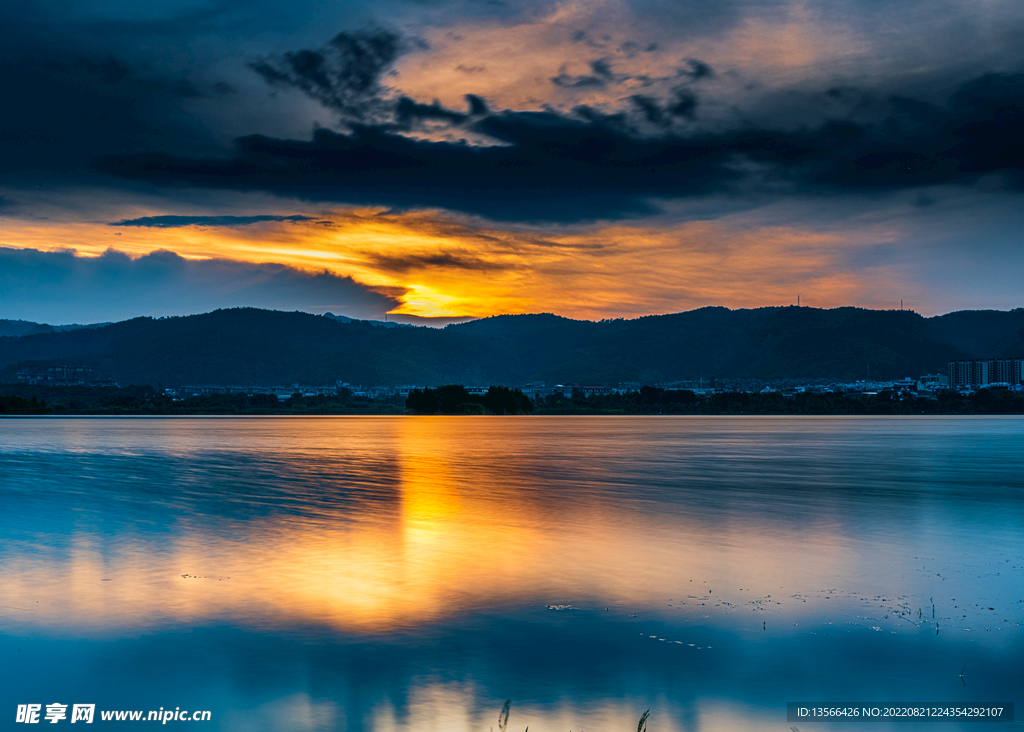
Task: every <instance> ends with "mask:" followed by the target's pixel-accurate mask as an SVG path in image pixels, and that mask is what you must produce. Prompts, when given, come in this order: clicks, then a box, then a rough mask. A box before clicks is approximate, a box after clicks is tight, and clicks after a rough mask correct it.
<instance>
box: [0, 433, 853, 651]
mask: <svg viewBox="0 0 1024 732" xmlns="http://www.w3.org/2000/svg"><path fill="white" fill-rule="evenodd" d="M538 424H539V423H538ZM207 426H208V425H207ZM312 426H313V425H312V424H311V423H306V425H305V427H304V428H303V429H305V430H306V432H305V433H304V434H303V435H302V437H303V438H308V440H307V441H305V442H304V449H305V451H306V452H305V456H306V458H307V459H308V460H313V459H314V458H316V459H317V460H321V461H324V460H329V459H330V457H331V454H332V453H331V450H337V449H339V448H338V445H340V444H343V443H344V441H343V439H342V437H343V434H342V433H344V435H351V434H352V432H353V429H352V427H353V425H352V423H351V421H349V422H347V423H345V422H336V423H331V422H329V421H328V422H320V423H317V424H316V428H315V429H310V428H311V427H312ZM172 427H173V425H172ZM179 427H180V425H179ZM166 428H167V427H166V423H165V426H164V429H166ZM282 428H283V426H282V425H281V424H278V425H276V427H274V430H273V431H274V432H275V433H277V432H279V431H280V430H281V429H282ZM288 429H291V430H294V429H296V427H295V426H294V424H292V425H288ZM332 429H333V430H335V431H336V432H337V433H336V434H330V431H331V430H332ZM505 429H507V426H506V428H500V429H499V423H498V422H496V421H491V422H489V423H488V422H487V421H484V420H471V419H470V420H447V421H445V420H415V419H405V420H396V421H393V422H389V423H387V425H386V429H384V430H382V431H381V432H379V433H376V434H375V435H374V436H371V437H372V439H371V438H367V437H366V435H365V434H364V435H363V437H362V438H359V439H363V440H368V442H367V444H365V445H362V446H361V447H360V448H359V450H361V451H363V452H367V451H369V452H373V453H375V454H376V453H379V452H386V453H388V454H389V455H390V457H392V458H394V461H395V463H396V464H397V466H398V469H397V472H396V475H397V476H398V477H397V480H398V483H399V485H398V491H397V493H396V494H394V495H392V497H391V498H390V499H388V500H387V501H384V502H383V503H382V502H381V501H377V502H376V503H374V504H373V505H370V504H360V503H354V504H348V505H323V506H319V507H316V509H317V510H315V511H311V512H308V513H307V514H299V515H294V514H290V515H280V514H272V515H269V516H266V515H265V516H258V517H253V518H220V517H218V519H217V520H216V521H215V522H212V523H211V521H209V520H208V519H209V517H206V519H205V520H204V519H203V518H202V517H186V518H179V519H177V520H175V521H174V522H172V523H171V524H170V525H168V526H166V527H164V529H163V530H161V531H159V532H153V531H152V530H151V527H148V528H147V527H143V526H133V525H131V524H127V525H125V526H124V527H123V529H122V530H121V531H119V532H118V533H117V534H116V535H114V536H109V535H107V536H104V535H101V534H100V533H99V532H98V531H96V530H95V529H94V527H93V526H91V525H90V524H89V523H88V521H86V520H85V519H83V521H82V522H80V523H79V524H77V525H76V527H75V529H74V531H73V534H72V536H71V538H70V542H69V543H68V544H67V545H65V546H60V547H55V546H53V545H52V544H50V545H48V544H47V543H46V542H45V541H42V540H41V541H40V542H39V543H35V542H33V541H30V540H25V539H22V540H20V541H6V542H2V543H0V558H2V560H3V564H2V567H3V568H2V578H3V589H4V597H3V600H2V602H0V605H2V606H3V607H2V608H0V623H3V625H5V626H23V627H37V628H45V629H46V630H47V632H49V633H51V634H53V633H58V634H59V633H62V632H66V633H69V634H81V633H83V632H85V633H98V634H110V633H124V632H125V631H127V630H129V629H132V628H134V629H138V630H143V629H146V628H151V627H158V626H162V625H167V624H173V623H183V624H188V625H193V626H197V625H203V624H211V623H218V622H231V623H235V624H239V625H243V626H251V627H262V628H274V627H280V628H286V627H294V626H296V625H311V626H321V627H322V626H327V627H331V628H334V629H337V630H340V631H345V632H352V633H360V634H373V633H381V632H388V631H394V630H396V629H402V628H415V627H419V626H424V625H427V624H430V623H433V622H438V621H443V620H451V619H453V618H457V617H459V616H461V615H468V614H471V613H474V612H480V611H497V612H501V611H506V610H508V609H510V608H517V607H518V608H521V607H523V606H529V605H534V606H542V605H546V604H570V603H572V604H574V605H577V606H586V605H587V603H588V602H591V603H598V602H599V603H601V604H602V605H605V604H607V605H612V604H616V603H620V605H619V606H618V607H620V608H621V609H622V611H626V610H627V609H628V611H629V612H636V611H638V610H644V609H648V608H663V607H664V606H665V601H666V599H667V598H682V597H684V596H685V594H686V593H687V592H696V590H695V589H691V588H696V587H697V586H698V585H699V587H700V590H699V592H700V593H704V592H705V591H706V590H705V589H704V588H705V587H708V585H706V584H704V583H705V582H706V581H707V580H712V579H713V583H714V584H715V585H718V586H716V587H714V588H712V589H714V590H715V591H716V592H721V591H722V585H724V586H725V587H727V588H728V589H729V590H730V591H732V592H734V593H735V592H738V591H739V588H746V590H745V591H747V592H749V593H756V592H762V593H763V592H768V593H770V592H772V591H773V589H774V587H775V586H783V585H788V586H790V587H793V586H800V587H805V588H806V587H813V588H815V589H817V588H818V587H819V586H821V587H824V586H828V583H829V582H830V581H833V580H834V578H835V577H836V576H837V575H839V574H849V573H850V572H851V571H854V570H855V569H856V565H857V563H858V562H859V561H860V560H859V559H858V558H857V555H856V552H855V551H853V549H852V547H851V542H850V540H849V539H848V538H846V537H844V536H843V534H842V533H841V532H836V531H834V529H833V527H831V526H830V525H828V524H827V523H820V524H817V525H809V526H805V527H802V528H801V529H800V531H799V532H797V531H780V530H779V527H778V526H777V525H775V524H773V523H772V522H770V521H762V520H761V519H760V518H759V517H758V516H757V515H756V514H753V513H750V512H747V513H744V512H737V513H736V514H734V515H732V516H731V518H730V519H729V520H728V521H725V522H719V523H717V524H716V525H715V526H714V528H713V531H709V527H708V524H707V522H706V520H705V517H703V516H702V515H701V513H700V512H699V511H690V512H687V511H684V512H678V511H666V510H662V509H660V508H659V509H657V510H652V508H651V506H649V505H648V506H645V505H644V504H643V503H642V502H636V503H624V502H621V501H610V500H608V498H607V497H602V496H601V495H599V493H598V492H596V491H589V492H588V491H586V490H572V491H571V492H569V493H567V495H558V491H559V490H561V491H569V489H570V488H572V487H573V486H567V485H565V484H564V482H563V483H561V484H557V485H555V484H554V482H552V485H548V484H547V481H546V480H545V479H544V477H543V475H544V472H543V470H542V469H538V463H537V462H536V461H534V460H532V459H531V458H530V455H531V454H532V453H534V452H539V451H543V449H544V446H545V445H549V444H550V438H551V436H550V435H547V436H545V435H543V434H541V435H539V436H535V438H531V439H535V440H536V441H535V442H534V443H532V444H525V445H524V444H522V442H520V444H518V445H513V444H511V443H510V442H509V436H508V434H507V433H506V432H505ZM172 431H173V430H172ZM332 438H333V439H332ZM289 439H295V440H296V444H298V443H299V442H301V441H302V440H299V439H297V438H294V437H293V438H289ZM169 442H170V444H172V445H174V449H175V450H179V449H181V447H182V444H183V443H182V438H180V436H179V437H178V438H177V439H172V440H170V441H169ZM350 442H351V440H350ZM75 444H76V449H82V444H81V440H76V441H75ZM259 444H260V440H259V439H257V440H256V441H255V447H254V448H253V449H259ZM267 445H268V449H269V445H270V441H268V442H267ZM278 447H280V445H278ZM350 457H351V455H350ZM359 459H365V460H370V458H369V457H367V456H366V455H363V454H362V452H361V453H360V455H359ZM542 467H543V466H542ZM306 469H308V466H307V468H306ZM602 470H603V468H602V467H601V464H600V461H599V460H597V457H596V456H595V457H594V459H593V460H592V461H588V462H587V464H586V465H581V466H580V469H579V470H578V471H575V472H574V475H576V476H577V477H576V479H575V480H576V482H577V483H578V484H583V483H585V482H586V481H587V480H588V479H589V477H593V476H595V475H600V474H601V473H602ZM576 487H578V485H577V486H576ZM395 496H397V498H396V497H395ZM396 502H397V504H398V505H394V504H395V503H396ZM42 538H43V537H41V539H42ZM809 557H812V558H813V561H809V560H808V559H809ZM769 577H770V578H771V580H770V581H769V580H768V579H767V578H769ZM691 581H692V582H691Z"/></svg>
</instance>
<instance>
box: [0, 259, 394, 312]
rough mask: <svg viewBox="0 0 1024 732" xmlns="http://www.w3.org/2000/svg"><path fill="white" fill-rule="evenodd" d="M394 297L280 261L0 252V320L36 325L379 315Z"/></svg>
mask: <svg viewBox="0 0 1024 732" xmlns="http://www.w3.org/2000/svg"><path fill="white" fill-rule="evenodd" d="M98 292H99V293H103V298H102V299H98V298H97V297H96V293H98ZM395 294H397V293H394V292H385V291H380V290H378V289H374V288H370V287H368V286H366V285H363V284H360V283H358V282H356V281H354V280H353V279H352V278H350V277H340V276H338V275H335V274H330V273H328V272H320V273H310V272H304V271H302V270H298V269H294V268H292V267H288V266H285V265H281V264H251V263H248V262H236V261H231V260H221V259H208V260H200V261H194V260H187V259H183V258H182V257H179V256H178V255H177V254H174V253H172V252H168V251H157V252H153V253H152V254H148V255H146V256H143V257H138V258H136V259H132V258H131V257H129V256H128V255H126V254H123V253H120V252H116V251H112V250H108V251H107V252H106V253H104V254H103V255H102V256H99V257H79V256H76V255H75V253H74V252H69V251H64V252H40V251H37V250H34V249H6V248H0V303H4V304H3V311H2V312H0V317H4V318H21V319H25V320H33V321H36V322H49V323H70V322H73V321H75V322H78V321H80V322H100V321H108V320H123V319H126V318H132V317H135V316H138V315H180V314H187V313H198V312H207V311H209V310H215V309H217V308H230V307H240V306H245V307H261V308H269V309H275V310H305V311H316V312H319V311H321V310H324V309H327V310H331V311H333V312H335V313H339V312H340V313H343V314H345V315H349V316H351V317H363V318H371V317H372V318H377V317H382V316H383V314H384V313H385V312H387V311H388V310H391V309H393V308H394V307H396V306H397V305H398V304H399V301H398V299H397V298H396V297H394V296H393V295H395Z"/></svg>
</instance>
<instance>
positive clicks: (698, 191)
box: [97, 74, 1024, 221]
mask: <svg viewBox="0 0 1024 732" xmlns="http://www.w3.org/2000/svg"><path fill="white" fill-rule="evenodd" d="M633 103H634V104H635V105H636V106H637V107H638V108H639V110H640V112H642V113H643V116H644V117H645V118H646V119H647V120H648V121H656V120H662V121H664V120H666V119H668V118H670V117H692V115H693V113H694V110H695V108H696V104H697V102H696V97H695V96H693V95H692V94H691V93H689V92H686V93H685V94H684V93H683V92H679V91H677V93H676V96H675V97H674V98H673V99H671V100H668V101H667V102H658V101H656V100H654V99H649V98H645V97H641V98H636V97H634V99H633ZM883 106H884V108H885V110H886V112H885V114H884V115H882V116H881V117H880V118H879V119H877V120H876V121H873V122H854V121H850V120H849V119H835V120H830V121H826V122H824V123H822V124H819V125H817V126H815V127H813V128H802V129H796V130H792V129H790V130H779V129H771V128H768V127H756V126H748V127H743V128H739V129H735V130H729V131H724V132H701V133H694V134H685V133H683V132H679V131H675V130H673V131H669V132H665V133H662V134H658V135H655V136H650V135H644V134H641V133H640V132H638V131H637V129H636V128H635V127H633V126H631V125H630V124H629V123H628V122H627V121H626V117H625V116H623V115H604V116H603V115H601V114H600V113H597V112H594V111H593V110H590V111H591V112H592V113H591V114H590V115H589V116H588V118H586V119H577V118H573V117H572V116H569V115H565V114H559V113H556V112H553V111H547V112H503V113H500V114H490V115H487V116H484V117H482V118H480V119H478V120H476V121H474V122H473V123H472V124H471V125H470V129H472V130H473V131H474V132H475V133H477V134H479V135H483V136H486V137H488V138H490V139H492V140H494V141H495V142H496V143H498V144H496V145H493V146H470V145H467V144H460V143H453V142H430V141H425V140H418V139H411V138H408V137H404V136H402V135H400V134H397V133H396V132H394V131H393V130H388V129H384V128H382V127H379V126H372V125H355V126H353V127H352V128H351V132H350V133H348V134H339V133H335V132H330V131H327V130H318V131H317V132H316V133H315V134H314V136H313V139H312V140H310V141H296V140H279V139H272V138H269V137H263V136H250V137H245V138H241V139H240V140H238V142H237V151H236V154H235V156H234V157H232V158H230V159H227V160H214V159H206V160H201V159H192V158H184V157H176V156H171V155H162V154H156V153H153V154H146V155H122V156H107V157H104V158H102V159H100V160H99V161H98V163H97V165H98V167H99V168H100V169H101V170H104V171H106V172H109V173H112V174H115V175H119V176H123V177H126V178H131V179H137V180H146V181H151V182H155V183H161V184H182V185H189V186H201V187H215V188H229V189H237V190H263V191H269V192H273V193H277V194H281V195H289V196H297V197H300V198H305V199H308V200H319V201H345V202H353V203H372V204H381V205H392V206H399V207H423V206H426V207H442V208H449V209H454V210H459V211H465V212H469V213H475V214H482V215H484V216H489V217H492V218H495V219H505V220H508V219H527V220H552V221H557V220H560V221H569V220H583V219H592V218H610V217H616V216H624V215H629V214H638V213H645V212H649V211H651V210H652V209H651V205H650V204H649V203H648V200H649V199H651V198H681V197H690V196H700V195H706V194H710V193H716V192H723V191H729V190H738V189H739V187H741V186H749V185H753V184H755V183H758V184H763V185H770V186H771V187H772V189H773V190H778V189H779V187H782V188H783V189H784V190H785V191H788V192H793V193H801V192H808V191H813V192H816V193H820V192H842V191H852V190H857V191H872V190H874V191H884V190H895V189H901V188H913V187H920V186H928V185H934V184H943V183H971V182H973V181H975V180H977V179H978V178H979V177H980V176H983V175H986V174H992V173H1002V174H1005V178H1006V180H1005V184H1006V185H1007V186H1008V187H1010V188H1013V189H1019V187H1020V185H1021V177H1020V176H1021V172H1022V170H1024V137H1022V136H1021V135H1020V130H1021V129H1024V75H999V74H988V75H985V76H982V77H980V78H977V79H975V80H973V81H971V82H969V83H966V84H964V85H962V86H961V87H960V88H959V89H958V90H957V91H956V92H955V93H954V94H953V95H952V96H951V98H950V99H949V100H948V103H947V104H945V105H941V106H940V105H935V104H929V103H926V102H922V101H919V100H915V99H911V98H908V97H890V98H888V99H887V100H884V105H883ZM585 111H586V110H581V112H580V113H582V112H585ZM752 166H753V168H754V169H755V170H756V176H757V177H756V178H755V177H753V176H754V174H753V173H751V172H750V169H751V167H752Z"/></svg>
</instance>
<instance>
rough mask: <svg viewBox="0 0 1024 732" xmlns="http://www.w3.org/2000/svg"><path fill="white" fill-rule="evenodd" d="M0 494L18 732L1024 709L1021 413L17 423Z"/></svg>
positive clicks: (4, 677) (784, 726)
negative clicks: (899, 708)
mask: <svg viewBox="0 0 1024 732" xmlns="http://www.w3.org/2000/svg"><path fill="white" fill-rule="evenodd" d="M0 508H2V512H0V592H2V595H0V704H2V707H0V729H8V728H9V727H10V728H22V729H24V727H22V725H15V724H14V723H13V720H14V719H15V710H16V707H17V705H18V704H24V703H42V704H43V705H44V706H43V709H44V711H45V705H46V704H49V703H53V702H60V703H65V704H72V703H95V704H96V705H97V709H98V710H103V709H106V710H120V709H124V710H135V709H138V710H150V709H153V710H155V709H158V708H159V707H164V708H168V709H173V708H175V707H180V708H182V709H188V710H210V711H211V712H212V720H211V721H210V722H204V723H196V722H188V723H186V722H175V721H170V722H168V725H170V727H186V728H193V727H195V728H201V729H206V730H232V731H234V730H238V731H239V732H243V731H244V732H248V731H252V732H257V731H261V730H281V731H287V732H291V731H297V732H303V731H305V730H347V731H351V732H356V731H359V730H382V731H383V730H402V731H405V730H409V731H414V730H415V731H419V730H425V731H431V730H436V731H437V732H449V731H450V732H462V731H463V730H466V731H470V730H472V731H474V732H488V730H490V729H491V728H494V727H498V726H499V725H498V719H497V717H498V712H499V710H500V709H501V707H502V704H503V703H504V701H505V700H506V699H511V700H512V704H511V711H510V716H509V721H508V730H509V731H510V732H512V731H514V732H521V730H523V729H524V728H525V727H526V726H527V725H529V728H530V729H531V730H533V732H569V730H593V731H594V732H599V731H601V730H608V731H609V732H611V731H612V730H622V731H623V732H625V731H626V730H631V729H636V724H637V718H638V717H639V716H640V714H641V713H642V712H643V711H644V710H646V709H650V710H651V716H650V720H649V724H648V729H649V730H650V732H663V731H667V730H689V731H694V732H695V731H697V730H701V731H702V732H708V731H711V730H755V729H758V730H759V729H764V730H780V732H786V731H787V730H790V729H791V728H792V727H794V726H796V727H797V728H798V729H799V730H801V732H806V730H816V729H817V730H823V729H837V730H838V729H847V730H853V731H856V730H868V729H888V728H890V727H889V726H887V725H885V724H881V723H878V724H876V723H869V724H859V725H854V726H853V727H851V726H850V724H832V725H829V724H814V723H811V724H804V723H798V724H796V725H794V724H793V723H791V722H787V721H786V703H787V702H792V701H800V702H876V703H898V702H941V703H947V704H961V705H962V704H967V703H977V702H1012V701H1016V702H1018V703H1022V702H1024V694H1022V690H1024V634H1022V626H1021V622H1024V419H1021V418H1019V417H1007V418H917V419H900V418H892V419H888V418H828V417H808V418H765V417H751V418H726V417H715V418H685V417H681V418H677V417H665V418H659V417H638V418H627V417H609V418H603V417H528V418H515V417H424V418H417V417H382V418H362V417H359V418H350V417H328V418H296V419H291V418H252V419H230V418H199V419H175V418H157V419H16V420H15V419H10V420H5V421H0ZM98 717H99V713H98V712H97V719H96V724H97V725H98V726H99V727H103V728H107V727H109V728H114V727H117V728H126V729H127V728H131V727H137V726H139V725H140V724H142V723H131V722H121V723H115V722H106V723H104V722H102V721H101V720H100V719H99V718H98ZM1018 718H1022V719H1024V705H1022V708H1021V709H1020V710H1019V711H1018ZM9 723H10V724H9ZM43 723H45V720H43ZM59 723H60V724H68V723H69V722H68V721H67V720H64V721H62V722H59ZM153 724H154V723H152V722H151V723H149V724H148V725H146V724H142V727H143V728H147V727H152V726H153ZM1017 726H1020V725H1017ZM891 727H892V728H893V729H896V728H897V726H896V725H892V726H891ZM975 727H977V728H978V729H990V730H995V729H997V728H1004V729H1009V728H1011V727H1007V726H1006V725H1005V724H1004V725H997V726H996V727H992V726H985V727H979V726H978V725H968V724H961V723H955V722H954V723H944V724H936V725H932V724H929V723H924V724H917V725H914V726H913V727H912V729H918V730H923V729H941V730H949V731H950V732H952V731H953V730H959V729H968V728H972V729H973V728H975ZM900 728H902V725H900Z"/></svg>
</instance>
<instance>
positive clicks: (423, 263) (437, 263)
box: [364, 252, 515, 273]
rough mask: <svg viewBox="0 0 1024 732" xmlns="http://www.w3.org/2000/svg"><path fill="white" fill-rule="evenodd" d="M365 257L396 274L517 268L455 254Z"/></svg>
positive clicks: (373, 254) (371, 253) (378, 254)
mask: <svg viewBox="0 0 1024 732" xmlns="http://www.w3.org/2000/svg"><path fill="white" fill-rule="evenodd" d="M364 256H366V258H367V259H368V260H370V261H371V262H372V263H373V264H374V266H375V267H377V268H378V269H381V270H384V271H387V272H396V273H405V272H409V271H410V270H415V269H423V268H429V267H441V268H445V269H462V270H470V271H477V272H486V271H496V270H502V269H512V268H513V267H514V266H515V265H513V264H510V263H508V262H489V261H487V260H486V259H480V258H479V257H474V256H472V255H467V254H453V253H451V252H439V253H431V254H401V255H388V254H383V253H381V252H366V253H365V254H364Z"/></svg>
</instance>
